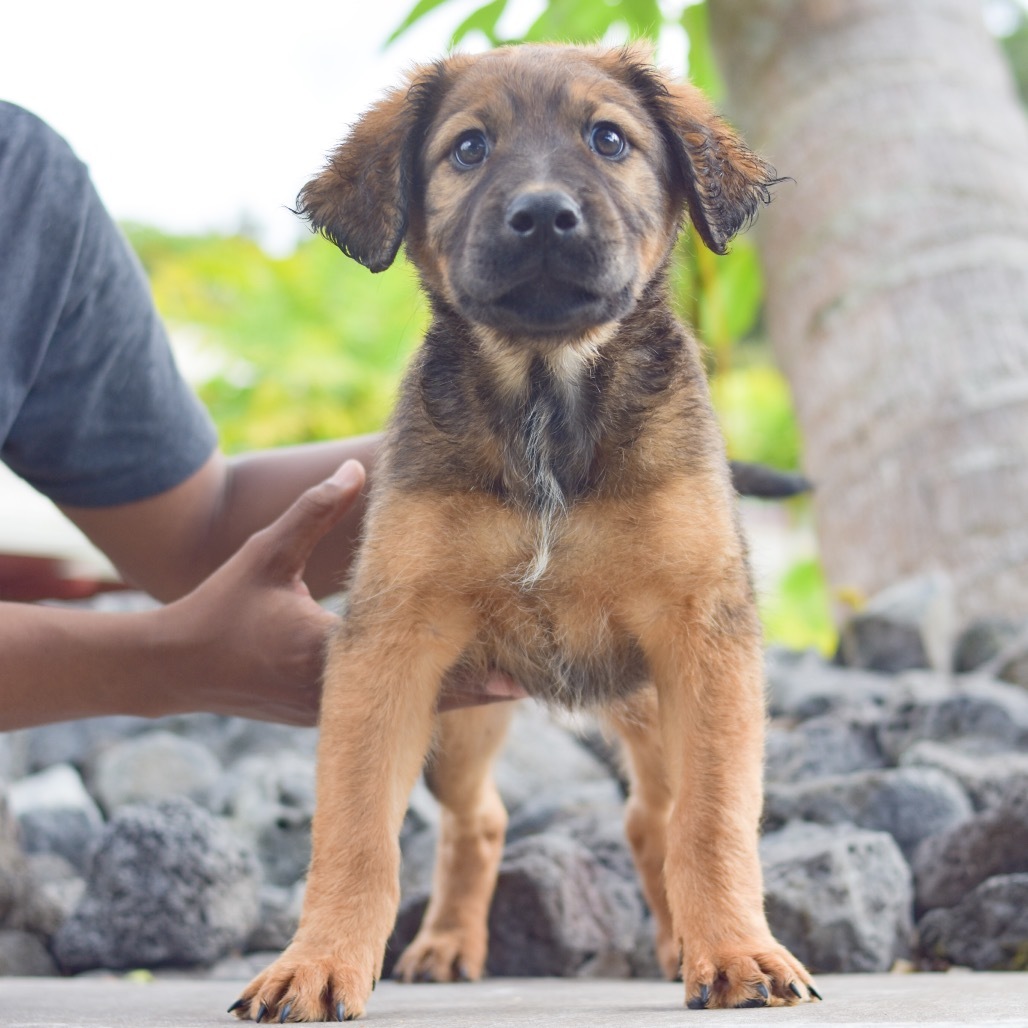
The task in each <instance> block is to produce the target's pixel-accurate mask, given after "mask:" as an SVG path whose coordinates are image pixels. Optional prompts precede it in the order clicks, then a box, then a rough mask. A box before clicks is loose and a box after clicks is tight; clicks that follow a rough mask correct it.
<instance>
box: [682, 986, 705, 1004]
mask: <svg viewBox="0 0 1028 1028" xmlns="http://www.w3.org/2000/svg"><path fill="white" fill-rule="evenodd" d="M709 1000H710V986H709V985H701V986H700V994H699V995H698V996H693V998H692V999H691V1000H689V1002H688V1003H686V1006H687V1007H688V1008H689V1009H690V1010H706V1009H707V1002H708V1001H709Z"/></svg>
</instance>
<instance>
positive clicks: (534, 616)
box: [465, 558, 648, 707]
mask: <svg viewBox="0 0 1028 1028" xmlns="http://www.w3.org/2000/svg"><path fill="white" fill-rule="evenodd" d="M554 564H555V566H556V567H557V569H558V570H560V561H559V558H555V560H554ZM512 578H514V576H512ZM489 593H490V596H489V598H488V599H487V600H486V601H485V602H484V603H483V604H482V605H481V607H480V611H479V613H480V618H479V632H478V635H477V638H476V640H475V642H474V644H473V645H472V646H471V647H470V648H469V651H468V652H467V654H466V655H465V657H466V660H467V661H468V663H470V664H471V665H473V666H476V667H479V668H496V669H499V670H500V671H503V672H506V673H507V674H509V675H511V676H512V677H513V678H514V679H516V680H517V681H518V682H519V683H521V684H522V685H523V686H524V688H525V689H526V690H527V691H528V692H529V694H530V695H532V696H535V697H536V698H538V699H542V700H546V701H548V702H553V703H557V704H560V705H562V706H568V707H578V706H591V705H594V704H602V703H609V702H611V701H612V700H615V699H619V698H623V697H625V696H627V695H629V694H630V693H632V692H633V691H635V690H636V689H637V688H639V687H640V686H642V685H643V684H644V683H645V682H646V680H647V678H648V670H647V666H646V661H645V659H644V657H643V654H642V651H641V649H640V648H639V645H638V642H637V641H636V639H635V638H634V637H633V636H632V634H631V633H630V632H629V631H628V630H627V629H626V627H625V626H624V624H623V623H622V622H621V620H620V618H619V615H618V609H617V608H618V604H617V602H616V600H615V598H614V597H613V596H611V595H610V594H609V589H603V590H597V589H596V588H595V586H593V585H592V583H590V582H588V581H584V580H583V581H582V582H579V583H576V584H575V587H574V588H569V589H562V588H561V587H560V584H559V576H558V584H556V585H555V584H554V583H553V582H552V581H550V580H548V579H544V581H543V582H541V583H539V584H538V585H536V586H533V587H530V588H525V587H524V586H522V585H521V584H520V583H518V582H517V581H516V580H512V579H508V580H507V581H505V582H497V583H495V585H494V587H493V588H492V589H491V590H489Z"/></svg>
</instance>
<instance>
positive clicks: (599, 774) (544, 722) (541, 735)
mask: <svg viewBox="0 0 1028 1028" xmlns="http://www.w3.org/2000/svg"><path fill="white" fill-rule="evenodd" d="M610 779H611V775H610V772H609V770H608V769H607V768H606V767H605V766H604V765H603V763H602V762H601V761H599V760H597V759H596V757H595V756H593V754H591V753H590V752H589V751H588V750H587V749H586V748H585V747H584V746H583V745H582V744H581V743H580V742H579V741H578V739H577V738H575V736H574V734H573V733H572V732H571V731H570V730H569V729H567V728H565V727H563V726H562V725H560V724H557V723H556V722H555V721H554V719H553V717H552V716H551V715H550V713H549V712H548V711H547V710H546V708H544V707H542V706H539V705H538V704H534V703H519V704H518V707H517V710H516V711H515V713H514V717H513V720H512V722H511V727H510V733H509V735H508V737H507V743H506V745H505V746H504V749H503V752H502V753H501V754H500V758H499V760H498V761H497V764H496V784H497V787H498V788H499V790H500V796H501V797H502V798H503V802H504V804H505V805H506V807H507V810H508V811H510V812H511V814H513V813H515V812H516V811H517V809H518V807H520V806H521V804H522V803H524V802H526V801H527V800H529V799H532V798H534V797H536V796H538V795H540V794H541V793H546V792H548V791H550V790H552V789H553V787H554V785H555V784H556V785H559V784H560V783H563V782H597V781H608V780H610Z"/></svg>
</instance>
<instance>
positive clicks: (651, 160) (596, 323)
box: [298, 46, 775, 342]
mask: <svg viewBox="0 0 1028 1028" xmlns="http://www.w3.org/2000/svg"><path fill="white" fill-rule="evenodd" d="M774 181H775V179H774V170H773V169H772V168H770V167H769V166H768V165H766V164H764V163H763V162H762V161H761V160H760V159H759V158H757V157H755V156H754V155H753V154H752V153H750V151H748V150H747V149H746V148H745V147H744V146H743V145H742V144H741V143H740V142H739V140H738V139H737V138H736V137H735V136H734V134H733V133H732V132H731V130H730V129H728V128H727V127H726V126H725V125H724V124H723V123H722V122H721V121H720V120H719V119H718V118H717V117H716V116H715V115H714V114H713V113H712V112H711V110H710V109H709V106H708V105H707V103H706V101H705V100H704V98H703V97H702V96H701V95H700V94H699V93H698V92H697V91H696V90H694V89H692V87H690V86H688V85H682V84H675V83H672V82H670V81H669V80H667V79H666V78H665V77H663V76H662V75H661V74H660V73H659V72H657V71H656V70H655V69H654V68H653V67H652V66H651V65H650V63H649V61H648V59H647V58H646V56H645V54H643V53H642V52H641V51H638V50H631V49H619V50H600V49H579V48H571V47H551V46H523V47H510V48H504V49H501V50H497V51H493V52H491V53H486V54H482V55H479V56H475V57H468V56H462V55H457V56H455V57H451V58H448V59H447V60H445V61H441V62H438V63H437V64H435V65H431V66H426V67H423V68H420V69H417V70H416V71H415V72H414V73H413V75H412V76H411V79H410V82H409V83H408V85H407V86H406V88H402V89H399V90H395V91H394V92H393V93H391V94H389V95H388V96H387V97H386V98H385V99H384V100H383V101H381V102H380V103H379V104H378V105H376V106H375V107H374V108H372V109H371V110H370V111H369V112H368V113H367V114H366V115H365V116H364V117H363V118H362V119H361V121H360V122H359V123H358V125H357V126H356V127H355V129H354V130H353V132H352V133H351V135H350V136H349V137H348V138H347V139H346V140H344V142H343V143H342V144H341V145H340V147H339V148H338V149H337V150H336V152H335V153H334V154H333V156H332V159H331V161H330V164H329V166H328V167H327V168H326V169H325V171H324V172H323V173H322V174H321V175H319V176H318V177H317V178H315V179H313V180H312V181H311V182H310V183H308V184H307V186H305V187H304V190H303V191H302V192H301V194H300V197H299V200H298V209H299V212H300V213H301V214H302V215H303V216H305V217H307V218H308V219H309V220H310V222H311V224H312V226H313V227H314V228H316V229H320V230H321V231H322V232H324V233H325V235H327V236H328V237H329V238H330V239H332V240H333V241H334V242H336V243H337V245H339V246H340V248H341V249H343V250H344V252H346V253H348V254H350V255H351V256H353V257H354V258H356V259H357V260H359V261H360V262H361V263H364V264H366V265H367V266H368V267H370V268H371V269H372V270H373V271H378V270H381V269H382V268H384V267H387V266H388V265H389V264H390V263H391V262H392V260H393V259H394V257H395V255H396V252H397V250H398V249H399V246H400V244H401V242H403V241H404V240H406V243H407V249H408V254H409V256H410V257H411V259H412V261H413V262H414V263H415V265H416V266H417V267H418V269H419V271H420V273H421V276H422V279H423V281H424V283H425V286H426V288H427V290H428V291H429V293H430V294H431V295H432V296H433V297H435V298H436V300H437V301H443V302H445V303H446V304H447V305H449V306H450V307H451V308H453V309H455V310H456V311H457V312H458V313H460V314H461V315H462V316H463V317H464V319H465V320H466V321H467V322H469V323H470V324H471V325H472V326H477V327H479V328H482V329H485V330H488V331H489V332H491V333H492V334H493V335H494V337H495V336H498V337H499V338H501V339H503V340H505V341H511V342H516V341H518V340H525V339H529V340H536V341H542V342H546V341H562V342H571V341H574V340H576V339H580V338H582V337H583V336H585V335H587V334H589V333H590V332H593V331H594V330H596V329H598V328H600V327H601V326H604V325H610V324H612V323H616V322H617V321H618V320H619V319H621V318H623V317H624V316H625V315H626V314H627V313H628V312H629V311H630V310H631V309H632V307H633V305H634V303H635V301H636V300H637V298H638V297H639V295H640V293H641V292H642V290H643V289H644V288H645V286H646V285H647V283H648V282H650V281H651V280H652V278H653V277H654V275H655V274H656V273H657V272H658V269H659V268H660V267H661V265H662V264H663V262H664V260H665V259H666V256H667V254H668V252H669V250H670V248H671V246H672V244H673V242H674V237H675V234H676V232H677V229H678V226H679V224H680V221H681V218H682V215H683V213H684V211H685V210H686V209H688V211H689V214H690V216H691V217H692V219H693V222H694V224H695V225H696V227H697V229H698V230H699V232H700V235H701V236H702V238H703V239H704V241H705V242H706V243H707V245H708V246H710V247H711V248H712V249H714V250H715V251H716V252H719V253H720V252H724V250H725V248H726V247H727V244H728V241H729V240H730V238H731V237H732V235H734V234H735V232H736V231H737V230H738V229H739V228H740V227H741V226H742V225H743V224H744V223H745V222H747V221H748V220H749V219H750V218H751V217H752V216H753V214H754V213H755V210H756V207H757V205H758V203H759V202H761V201H763V202H767V200H768V199H769V196H768V187H769V186H770V185H771V184H772V183H773V182H774Z"/></svg>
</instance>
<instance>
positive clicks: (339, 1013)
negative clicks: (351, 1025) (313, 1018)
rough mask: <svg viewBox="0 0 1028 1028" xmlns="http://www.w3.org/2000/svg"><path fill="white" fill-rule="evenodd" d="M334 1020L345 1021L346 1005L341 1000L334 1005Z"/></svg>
mask: <svg viewBox="0 0 1028 1028" xmlns="http://www.w3.org/2000/svg"><path fill="white" fill-rule="evenodd" d="M336 1020H337V1021H345V1020H346V1004H345V1003H344V1002H343V1001H342V1000H340V1001H339V1002H338V1003H337V1004H336Z"/></svg>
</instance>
